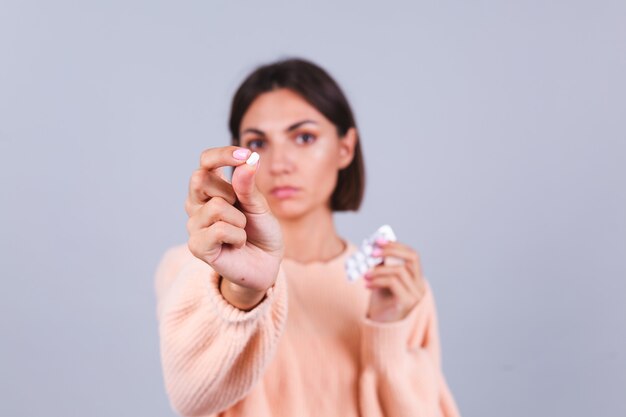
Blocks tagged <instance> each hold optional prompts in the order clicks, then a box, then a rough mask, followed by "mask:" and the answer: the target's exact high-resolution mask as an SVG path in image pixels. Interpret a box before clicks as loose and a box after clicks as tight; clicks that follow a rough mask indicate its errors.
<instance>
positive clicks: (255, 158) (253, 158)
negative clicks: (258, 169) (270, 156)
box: [246, 152, 260, 166]
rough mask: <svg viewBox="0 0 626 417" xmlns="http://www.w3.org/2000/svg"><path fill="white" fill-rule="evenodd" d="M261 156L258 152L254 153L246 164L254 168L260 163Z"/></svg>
mask: <svg viewBox="0 0 626 417" xmlns="http://www.w3.org/2000/svg"><path fill="white" fill-rule="evenodd" d="M259 158H260V155H259V154H258V153H256V152H252V155H250V158H248V160H247V161H246V164H248V165H250V166H254V165H255V164H256V163H257V162H258V161H259Z"/></svg>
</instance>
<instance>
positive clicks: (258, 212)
mask: <svg viewBox="0 0 626 417" xmlns="http://www.w3.org/2000/svg"><path fill="white" fill-rule="evenodd" d="M236 150H242V151H244V152H246V153H245V154H244V155H243V156H242V158H243V159H237V158H235V156H234V155H233V152H234V151H236ZM250 154H251V152H250V150H248V149H246V148H242V147H237V146H224V147H218V148H209V149H206V150H205V151H203V152H202V155H201V157H200V168H199V169H197V170H196V171H194V172H193V174H192V176H191V179H190V181H189V195H188V197H187V199H186V201H185V211H186V212H187V214H188V215H189V220H188V222H187V231H188V232H189V242H188V247H189V250H190V251H191V253H193V255H194V256H196V257H197V258H199V259H201V260H203V261H204V262H206V263H207V264H209V265H210V266H211V267H212V268H213V269H214V270H215V271H216V272H217V273H219V274H220V275H221V276H222V277H223V278H224V280H223V281H224V282H222V285H221V287H220V289H221V291H222V294H223V295H224V297H225V298H226V299H227V300H228V301H229V302H230V303H231V304H234V305H235V306H236V307H239V308H241V309H249V308H252V307H254V306H255V305H256V304H258V302H259V301H261V299H262V298H263V296H264V295H265V293H266V291H267V290H268V289H269V288H270V287H271V286H272V285H273V284H274V282H275V280H276V277H277V276H278V269H279V265H280V262H281V260H282V258H283V254H284V245H283V236H282V232H281V228H280V224H279V223H278V220H277V219H276V218H275V217H274V215H273V214H272V212H271V211H270V208H269V205H268V203H267V200H266V199H265V197H264V196H263V194H261V192H260V191H259V189H258V188H257V187H256V184H255V173H256V170H257V169H258V165H259V164H260V163H261V161H260V160H259V161H258V162H257V164H255V165H253V166H250V165H248V164H247V163H246V159H247V158H248V156H249V155H250ZM225 166H235V167H236V168H235V170H234V172H233V176H232V184H231V183H229V182H228V181H227V179H226V177H225V176H224V172H223V167H225Z"/></svg>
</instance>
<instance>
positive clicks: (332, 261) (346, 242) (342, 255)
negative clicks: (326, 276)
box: [283, 239, 354, 268]
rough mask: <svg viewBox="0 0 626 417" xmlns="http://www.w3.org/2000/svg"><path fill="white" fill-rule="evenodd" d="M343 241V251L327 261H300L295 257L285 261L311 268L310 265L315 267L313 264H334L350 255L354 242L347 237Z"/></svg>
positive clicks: (284, 260) (284, 259)
mask: <svg viewBox="0 0 626 417" xmlns="http://www.w3.org/2000/svg"><path fill="white" fill-rule="evenodd" d="M341 241H342V242H343V243H344V248H343V250H342V251H341V253H339V254H338V255H336V256H335V257H333V258H331V259H327V260H325V261H309V262H299V261H296V260H295V259H291V258H283V262H286V263H289V264H292V265H296V266H299V267H301V268H309V267H313V266H330V265H334V264H336V263H337V262H339V261H341V260H343V259H345V257H346V256H347V255H348V253H349V252H350V251H351V250H352V249H353V247H354V244H353V243H352V242H350V241H349V240H347V239H341Z"/></svg>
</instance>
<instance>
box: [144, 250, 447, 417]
mask: <svg viewBox="0 0 626 417" xmlns="http://www.w3.org/2000/svg"><path fill="white" fill-rule="evenodd" d="M346 243H347V247H346V249H345V250H344V251H343V252H342V253H341V254H340V255H338V256H337V257H335V258H333V259H331V260H330V261H326V262H311V263H306V264H304V263H299V262H297V261H295V260H291V259H288V258H284V259H283V261H282V263H281V266H280V270H279V274H278V277H277V279H276V282H275V283H274V285H273V286H272V287H271V288H270V289H269V290H268V291H267V294H266V297H265V298H264V299H263V301H262V302H261V303H260V304H259V305H257V306H256V307H255V308H254V309H252V310H250V311H243V310H240V309H238V308H236V307H234V306H233V305H231V304H229V303H228V302H227V301H226V299H225V298H223V297H222V295H221V293H220V291H219V288H218V285H217V283H218V278H219V275H218V274H217V273H216V272H215V271H214V270H213V269H212V268H211V267H210V266H209V265H207V264H206V263H205V262H203V261H201V260H199V259H198V258H196V257H195V256H193V255H192V254H191V252H190V251H189V249H188V247H187V245H186V244H183V245H179V246H174V247H171V248H169V249H168V250H167V251H166V252H165V253H164V255H163V257H162V258H161V260H160V262H159V265H158V267H157V269H156V276H155V290H156V297H157V319H158V325H159V336H160V352H161V364H162V368H163V377H164V382H165V389H166V392H167V395H168V397H169V401H170V404H171V406H172V407H173V409H174V410H176V411H177V412H178V413H179V414H181V415H183V416H219V417H234V416H250V417H270V416H285V417H287V416H288V417H308V416H316V417H330V416H332V417H356V416H361V417H382V416H385V417H457V416H459V411H458V408H457V406H456V404H455V401H454V398H453V396H452V394H451V392H450V390H449V388H448V386H447V383H446V380H445V377H444V375H443V373H442V369H441V348H440V342H439V335H438V328H437V314H436V308H435V300H434V297H433V293H432V289H431V287H430V284H429V283H428V281H426V284H427V285H426V287H427V292H426V294H425V296H424V297H423V298H422V300H421V301H420V302H419V303H418V304H417V305H416V307H415V308H414V309H413V310H412V311H411V312H410V314H409V315H408V316H407V317H406V318H404V319H403V320H400V321H396V322H390V323H379V322H375V321H372V320H369V319H367V318H365V314H366V311H367V305H368V301H369V293H370V290H369V289H367V288H366V287H365V286H364V283H363V280H362V279H360V280H358V281H356V282H349V281H348V280H347V279H346V273H345V271H344V260H345V259H346V257H347V256H348V255H349V254H351V253H352V252H353V251H355V250H357V247H356V246H355V245H354V244H353V243H352V242H350V241H346Z"/></svg>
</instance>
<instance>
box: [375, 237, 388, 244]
mask: <svg viewBox="0 0 626 417" xmlns="http://www.w3.org/2000/svg"><path fill="white" fill-rule="evenodd" d="M387 242H389V241H388V240H387V239H385V238H384V237H379V238H377V239H376V243H378V244H379V245H381V246H382V245H384V244H386V243H387Z"/></svg>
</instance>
